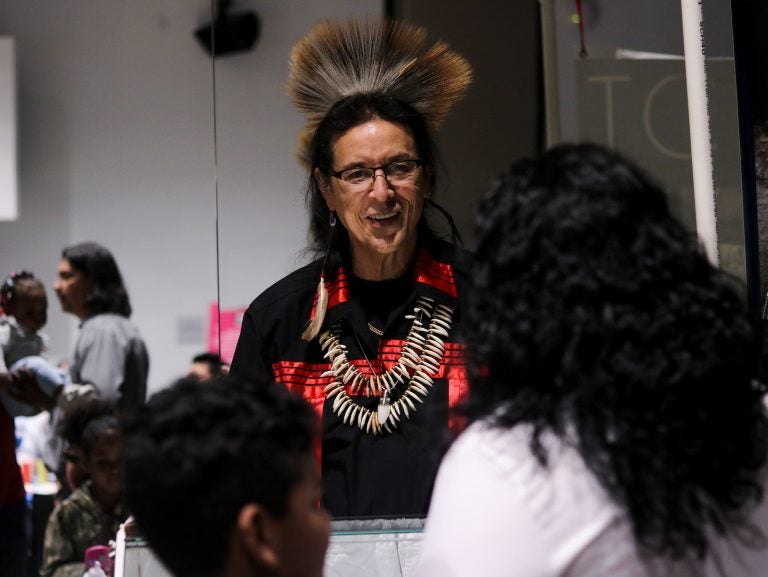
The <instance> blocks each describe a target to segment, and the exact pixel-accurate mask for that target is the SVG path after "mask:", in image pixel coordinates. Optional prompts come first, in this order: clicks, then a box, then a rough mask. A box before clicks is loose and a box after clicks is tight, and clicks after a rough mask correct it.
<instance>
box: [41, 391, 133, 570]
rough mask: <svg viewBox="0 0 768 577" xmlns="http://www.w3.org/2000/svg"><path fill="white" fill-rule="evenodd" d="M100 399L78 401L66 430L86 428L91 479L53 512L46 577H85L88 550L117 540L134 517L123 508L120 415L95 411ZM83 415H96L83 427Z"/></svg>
mask: <svg viewBox="0 0 768 577" xmlns="http://www.w3.org/2000/svg"><path fill="white" fill-rule="evenodd" d="M92 403H100V400H99V399H98V398H97V397H83V398H81V399H78V400H77V401H76V402H73V403H72V404H71V405H70V406H69V407H68V408H67V410H66V413H65V415H64V421H63V423H62V424H63V427H64V428H66V427H68V426H70V424H71V423H72V422H74V421H79V422H81V423H83V428H82V437H81V439H80V443H79V445H80V446H79V450H80V454H81V456H82V466H83V467H84V468H85V471H86V473H87V475H88V480H87V481H85V482H84V483H83V484H82V485H80V487H78V488H77V489H76V490H75V491H74V492H73V493H72V494H71V495H70V496H69V497H68V498H67V499H65V500H64V501H63V502H62V503H61V505H60V506H59V507H58V508H57V509H56V510H55V511H54V512H53V514H52V515H51V518H50V519H49V520H48V526H47V527H46V530H45V545H44V548H43V562H42V566H41V569H40V577H82V575H83V573H84V572H85V564H84V559H85V551H86V549H88V548H89V547H91V546H94V545H107V544H108V543H109V541H110V540H114V539H115V536H116V534H117V530H118V528H119V526H120V524H121V523H122V522H123V521H125V519H126V518H127V517H128V514H127V512H126V509H125V505H124V503H123V482H122V473H121V470H122V459H123V434H122V431H121V428H120V424H119V422H118V419H117V416H116V415H115V414H114V413H113V414H104V412H103V411H101V410H93V408H92V407H90V406H89V405H90V404H92ZM83 415H92V418H90V420H87V422H83V420H84V419H83Z"/></svg>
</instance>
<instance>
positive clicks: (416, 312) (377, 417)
mask: <svg viewBox="0 0 768 577" xmlns="http://www.w3.org/2000/svg"><path fill="white" fill-rule="evenodd" d="M405 318H406V319H412V321H413V322H412V323H411V329H410V331H409V332H408V336H407V337H406V339H405V344H404V345H403V349H402V351H401V353H400V358H399V359H398V360H397V362H395V364H394V365H393V366H392V368H391V369H388V370H386V371H384V372H383V373H382V374H380V375H379V374H376V373H375V372H374V371H373V367H370V368H371V373H372V374H371V375H363V374H362V373H360V371H359V370H358V369H357V367H355V366H353V365H351V364H350V363H349V360H348V359H347V347H346V346H345V345H343V344H341V342H340V340H339V339H340V338H341V323H340V322H339V323H336V324H335V325H333V326H332V327H331V328H330V329H329V330H328V331H326V332H324V333H323V334H321V335H320V339H319V340H320V347H321V348H322V349H323V351H324V353H325V354H324V357H325V358H327V359H329V360H330V362H331V369H330V370H329V371H326V372H324V373H323V375H322V376H323V377H328V376H332V377H333V381H332V382H331V384H329V385H328V386H327V387H325V389H324V391H323V392H324V393H325V394H326V395H327V396H328V398H330V397H334V396H335V397H336V398H335V399H334V400H333V412H334V413H336V415H338V416H339V417H340V418H341V419H342V421H343V422H344V424H346V425H349V426H353V425H357V427H358V428H359V429H360V430H361V431H363V432H365V433H373V434H374V435H378V434H381V433H383V432H384V431H385V430H386V431H387V432H388V433H391V432H392V431H393V430H394V429H396V428H397V427H398V425H399V422H400V420H401V419H409V418H410V416H411V411H413V412H415V411H416V405H415V403H414V401H415V402H417V403H423V402H424V398H425V397H426V396H427V394H429V389H430V388H431V387H432V384H433V381H432V376H433V375H436V374H437V371H438V370H439V368H440V361H441V360H442V358H443V353H444V352H445V343H444V342H443V339H444V338H446V337H448V334H449V332H450V330H451V324H452V322H453V309H452V308H450V307H448V306H446V305H443V304H437V305H435V301H434V300H433V299H431V298H428V297H419V298H418V299H417V300H416V305H415V306H414V308H413V314H411V315H406V316H405ZM425 320H426V323H425ZM427 323H428V324H427ZM369 366H370V363H369ZM398 383H407V386H406V388H405V390H404V391H403V394H402V395H400V398H398V399H397V400H396V401H394V402H391V396H392V393H393V391H394V388H395V387H396V386H397V384H398ZM347 386H349V387H350V389H351V391H352V393H353V394H355V395H357V394H360V392H361V391H362V394H364V395H365V396H366V397H368V396H371V395H379V406H378V408H377V409H376V410H375V411H373V410H371V409H368V408H366V407H363V406H362V405H359V404H358V403H356V402H355V401H354V400H353V399H352V397H350V396H349V394H347V391H346V387H347Z"/></svg>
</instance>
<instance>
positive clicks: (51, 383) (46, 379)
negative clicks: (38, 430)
mask: <svg viewBox="0 0 768 577" xmlns="http://www.w3.org/2000/svg"><path fill="white" fill-rule="evenodd" d="M0 309H2V312H1V314H0V351H1V353H2V354H0V381H2V383H0V385H5V386H0V402H1V403H2V405H3V408H4V409H5V411H6V412H7V413H8V414H9V415H10V416H12V417H20V416H30V415H33V414H35V413H37V412H39V411H40V407H41V406H45V405H48V406H51V405H53V400H52V399H50V397H53V396H54V395H55V394H56V393H57V392H58V391H60V390H61V389H62V387H63V386H64V385H66V384H68V383H69V377H68V375H67V374H66V373H65V372H64V371H61V370H59V369H57V368H55V367H54V366H52V365H51V364H50V363H49V362H48V361H47V360H46V359H44V358H43V357H42V354H43V353H44V352H45V351H46V349H47V337H46V336H45V335H44V334H43V333H41V332H40V329H42V328H43V326H45V323H46V321H47V320H48V316H47V313H48V299H47V297H46V295H45V288H44V287H43V283H42V282H40V280H39V279H37V278H35V275H34V274H32V273H31V272H28V271H20V272H13V273H11V274H9V275H8V276H7V277H6V278H5V280H4V281H3V283H2V285H0ZM23 370H27V371H30V372H31V373H32V374H33V375H34V377H35V379H36V381H37V384H38V387H39V389H40V392H42V393H43V395H44V396H47V397H49V399H45V398H40V399H37V400H38V401H39V402H38V403H35V404H36V405H37V406H32V405H31V404H29V403H27V402H23V401H22V400H20V398H18V397H17V396H14V395H13V394H12V393H17V395H18V394H19V393H21V392H22V391H16V390H14V378H13V377H14V374H17V373H18V372H19V371H23Z"/></svg>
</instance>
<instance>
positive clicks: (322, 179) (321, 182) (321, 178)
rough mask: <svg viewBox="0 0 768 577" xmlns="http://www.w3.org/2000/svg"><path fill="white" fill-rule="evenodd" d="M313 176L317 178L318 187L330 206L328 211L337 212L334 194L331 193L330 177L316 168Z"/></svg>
mask: <svg viewBox="0 0 768 577" xmlns="http://www.w3.org/2000/svg"><path fill="white" fill-rule="evenodd" d="M313 176H314V177H315V181H316V182H317V187H318V188H319V189H320V192H321V193H322V194H323V199H325V204H326V205H327V206H328V210H330V211H334V210H336V209H335V208H334V206H333V193H332V192H331V182H330V179H329V178H328V175H327V174H325V173H324V172H323V171H322V170H320V169H319V168H315V171H314V172H313Z"/></svg>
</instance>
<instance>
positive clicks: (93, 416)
mask: <svg viewBox="0 0 768 577" xmlns="http://www.w3.org/2000/svg"><path fill="white" fill-rule="evenodd" d="M116 416H117V411H116V410H115V407H114V405H113V404H112V403H110V402H109V401H107V400H106V399H102V398H100V397H97V396H95V395H93V394H85V395H82V396H80V397H77V398H75V399H74V400H73V401H72V402H71V403H70V404H69V405H67V407H66V409H65V410H64V415H63V417H62V419H61V423H60V424H59V429H58V432H59V434H60V435H61V437H62V438H63V439H64V440H65V441H66V442H67V444H69V445H71V446H75V447H81V446H82V444H83V433H84V432H85V430H86V429H87V428H88V425H89V424H90V423H91V422H93V421H96V420H100V419H104V418H105V417H109V418H115V417H116Z"/></svg>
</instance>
